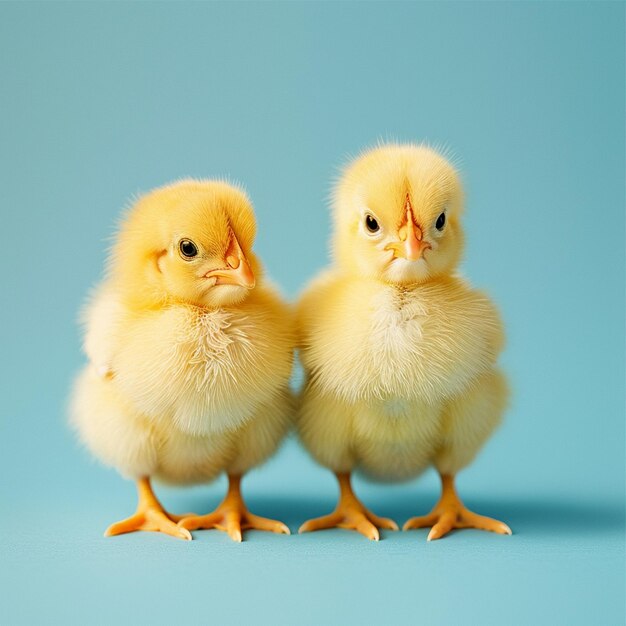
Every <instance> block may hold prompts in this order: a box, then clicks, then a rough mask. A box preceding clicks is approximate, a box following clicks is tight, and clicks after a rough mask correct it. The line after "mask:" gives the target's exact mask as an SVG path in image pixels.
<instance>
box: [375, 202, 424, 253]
mask: <svg viewBox="0 0 626 626" xmlns="http://www.w3.org/2000/svg"><path fill="white" fill-rule="evenodd" d="M398 235H399V236H400V241H398V242H394V243H390V244H388V245H387V246H386V247H385V250H392V251H393V256H394V258H402V259H406V260H407V261H417V260H418V259H419V258H421V257H422V255H423V254H424V252H425V251H426V250H429V249H430V248H431V245H430V244H429V243H428V242H427V241H424V239H423V233H422V230H421V228H420V227H419V226H418V225H417V224H416V223H415V221H414V219H413V211H412V209H411V204H410V202H409V199H408V198H407V206H406V216H405V219H404V221H403V222H402V225H401V226H400V228H399V230H398Z"/></svg>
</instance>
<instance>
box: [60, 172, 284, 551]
mask: <svg viewBox="0 0 626 626" xmlns="http://www.w3.org/2000/svg"><path fill="white" fill-rule="evenodd" d="M255 231H256V223H255V217H254V213H253V209H252V206H251V204H250V201H249V200H248V198H247V197H246V195H245V194H244V193H243V191H241V190H240V189H238V188H235V187H233V186H231V185H228V184H226V183H223V182H213V181H194V180H188V181H183V182H179V183H176V184H173V185H170V186H167V187H163V188H160V189H157V190H155V191H152V192H151V193H149V194H147V195H146V196H144V197H142V198H140V199H139V201H138V202H137V203H136V204H135V206H134V207H133V208H132V209H131V210H130V212H129V213H128V215H127V217H126V219H125V220H124V221H123V223H122V225H121V228H120V230H119V234H118V238H117V242H116V244H115V246H114V248H113V250H112V254H111V256H110V262H109V267H108V273H107V277H106V279H105V281H104V282H103V284H102V285H101V286H100V287H99V288H98V289H97V291H96V293H95V295H94V297H93V298H92V300H91V302H90V304H89V305H88V307H87V310H86V315H85V325H86V336H85V351H86V353H87V355H88V357H89V361H90V364H89V366H87V367H86V368H85V369H84V370H83V372H82V373H81V374H80V375H79V377H78V379H77V381H76V384H75V388H74V392H73V399H72V409H71V419H72V422H73V424H74V426H75V428H76V430H77V431H78V434H79V436H80V438H81V439H82V441H83V442H84V443H85V444H86V445H87V447H88V448H89V449H90V450H91V451H92V453H93V454H94V455H95V456H97V457H98V458H99V459H101V460H102V461H104V462H105V463H106V464H108V465H111V466H113V467H115V468H117V469H118V470H119V471H120V472H121V473H122V474H123V475H125V476H127V477H129V478H132V479H134V480H135V481H137V486H138V493H139V504H138V507H137V511H136V513H135V514H134V515H133V516H131V517H130V518H128V519H125V520H123V521H120V522H117V523H115V524H113V525H112V526H110V527H109V528H108V530H107V531H106V533H105V534H106V535H117V534H120V533H126V532H132V531H136V530H152V531H160V532H163V533H167V534H170V535H173V536H176V537H181V538H184V539H191V534H190V533H189V529H196V528H220V529H222V530H226V531H227V532H228V534H229V535H230V536H231V537H232V538H233V539H234V540H236V541H241V531H242V529H245V528H256V529H261V530H270V531H274V532H282V533H287V534H288V533H289V529H288V528H287V527H286V526H285V525H284V524H282V523H280V522H278V521H274V520H269V519H265V518H261V517H258V516H256V515H252V514H251V513H249V512H248V511H247V509H246V507H245V505H244V502H243V499H242V496H241V493H240V487H239V484H240V477H241V475H242V474H244V473H245V472H246V471H247V470H249V469H250V468H252V467H254V466H256V465H258V464H259V463H261V462H263V461H264V460H265V459H267V458H268V457H269V456H270V455H271V454H272V453H273V452H274V451H275V450H276V448H277V446H278V444H279V443H280V441H281V440H282V438H283V436H284V435H285V433H286V431H287V429H288V426H289V424H290V419H291V415H292V410H293V400H292V397H291V394H290V391H289V387H288V381H289V377H290V374H291V368H292V359H293V347H294V342H295V329H294V325H293V315H292V313H291V311H290V309H289V307H288V306H287V305H286V303H285V302H283V301H282V299H281V298H280V297H279V295H278V294H277V292H276V291H275V290H274V289H273V288H272V287H271V286H270V285H269V284H268V283H267V282H266V281H265V280H264V277H263V273H262V269H261V264H260V262H259V260H258V259H257V257H256V256H255V254H254V253H253V252H252V245H253V241H254V237H255ZM222 471H225V472H227V474H228V476H229V489H228V495H227V496H226V498H225V500H224V501H223V502H222V504H221V505H220V506H219V507H218V508H217V509H216V511H215V512H213V513H210V514H209V515H205V516H186V517H184V518H180V517H178V516H174V515H171V514H170V513H168V512H167V511H166V510H165V509H164V508H163V507H162V505H161V504H160V503H159V501H158V499H157V498H156V497H155V495H154V493H153V491H152V488H151V483H150V479H151V478H157V479H160V480H162V481H164V482H167V483H173V484H181V485H188V484H192V483H201V482H206V481H210V480H212V479H213V478H215V477H216V476H217V475H218V474H219V473H220V472H222Z"/></svg>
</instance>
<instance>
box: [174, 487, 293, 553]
mask: <svg viewBox="0 0 626 626" xmlns="http://www.w3.org/2000/svg"><path fill="white" fill-rule="evenodd" d="M228 480H229V485H228V493H227V494H226V497H225V498H224V500H223V501H222V503H221V504H220V505H219V506H218V507H217V509H215V511H213V512H212V513H209V514H208V515H189V516H185V517H183V518H182V519H181V520H180V521H179V522H178V526H179V527H180V528H181V529H187V530H199V529H210V528H217V529H218V530H223V531H225V532H226V533H228V536H229V537H230V538H231V539H232V540H233V541H237V542H240V541H242V531H243V530H266V531H269V532H273V533H283V534H285V535H289V534H291V533H290V531H289V528H288V527H287V526H286V525H285V524H283V523H282V522H279V521H278V520H273V519H269V518H267V517H261V516H259V515H254V514H252V513H250V511H248V509H247V507H246V504H245V502H244V501H243V497H242V496H241V487H240V482H241V477H240V476H229V477H228Z"/></svg>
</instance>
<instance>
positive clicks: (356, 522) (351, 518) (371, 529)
mask: <svg viewBox="0 0 626 626" xmlns="http://www.w3.org/2000/svg"><path fill="white" fill-rule="evenodd" d="M337 480H338V481H339V489H340V495H339V502H338V504H337V508H336V509H335V510H334V511H333V512H332V513H330V515H324V516H322V517H317V518H315V519H311V520H309V521H308V522H305V523H304V524H302V526H300V530H299V531H298V532H300V533H306V532H310V531H314V530H323V529H326V528H346V529H348V530H356V531H357V532H359V533H361V534H362V535H364V536H365V537H367V538H368V539H371V540H373V541H378V540H379V539H380V533H379V532H378V529H379V528H386V529H389V530H398V525H397V524H396V523H395V522H394V521H393V520H392V519H389V518H387V517H379V516H378V515H375V514H374V513H372V512H371V511H369V510H368V509H367V508H366V507H365V506H364V505H363V504H362V503H361V501H360V500H359V499H358V498H357V497H356V495H354V492H353V491H352V486H351V485H350V474H337Z"/></svg>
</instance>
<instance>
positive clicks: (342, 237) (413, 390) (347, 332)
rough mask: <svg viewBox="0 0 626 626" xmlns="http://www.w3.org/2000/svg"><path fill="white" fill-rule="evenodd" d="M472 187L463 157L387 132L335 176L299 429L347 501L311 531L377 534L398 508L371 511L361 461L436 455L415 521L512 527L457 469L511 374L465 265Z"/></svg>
mask: <svg viewBox="0 0 626 626" xmlns="http://www.w3.org/2000/svg"><path fill="white" fill-rule="evenodd" d="M462 206H463V200H462V189H461V184H460V182H459V178H458V175H457V173H456V171H455V169H454V168H453V167H452V166H451V164H450V163H449V162H448V161H446V160H445V159H444V158H443V157H442V156H441V155H439V154H438V153H437V152H435V151H433V150H431V149H429V148H427V147H424V146H416V145H384V146H381V147H378V148H376V149H374V150H371V151H369V152H367V153H365V154H364V155H362V156H361V157H360V158H358V159H357V160H356V161H355V162H354V163H352V164H351V165H350V166H349V167H348V168H347V169H346V171H345V172H344V174H343V176H342V177H341V179H340V180H339V182H338V185H337V187H336V190H335V195H334V202H333V213H334V242H333V244H334V245H333V250H334V265H333V266H332V267H331V268H330V269H328V270H327V271H326V272H324V273H323V274H322V275H321V276H319V277H318V278H316V279H315V280H314V281H313V283H312V284H311V285H310V286H309V287H308V288H307V289H306V290H305V292H304V294H303V295H302V297H301V299H300V302H299V305H298V311H297V319H298V327H299V333H300V350H301V352H300V354H301V359H302V363H303V365H304V369H305V375H306V382H305V386H304V388H303V392H302V397H301V403H300V409H299V415H298V430H299V434H300V437H301V440H302V442H303V443H304V445H305V446H306V448H307V449H308V450H309V451H310V452H311V454H312V455H313V457H314V458H315V459H316V460H317V461H318V462H319V463H321V464H322V465H324V466H326V467H328V468H329V469H331V470H333V471H334V472H335V473H336V475H337V478H338V481H339V486H340V499H339V504H338V506H337V509H336V510H335V511H334V512H333V513H331V514H330V515H327V516H324V517H321V518H318V519H315V520H310V521H308V522H306V523H305V524H304V525H303V526H302V527H301V529H300V531H301V532H303V531H309V530H318V529H322V528H330V527H335V526H339V527H342V528H350V529H354V530H357V531H359V532H361V533H362V534H364V535H365V536H366V537H369V538H370V539H378V538H379V531H378V529H379V528H389V529H397V526H396V524H395V522H393V521H392V520H390V519H386V518H381V517H378V516H376V515H374V514H373V513H371V512H370V511H368V510H367V509H366V508H365V507H364V506H363V504H362V503H361V502H360V501H359V500H358V499H357V497H356V496H355V495H354V492H353V491H352V488H351V484H350V474H351V472H352V471H353V470H355V469H360V470H362V471H363V472H365V473H366V474H369V475H371V476H373V477H375V478H378V479H382V480H391V481H398V480H405V479H410V478H413V477H415V476H417V475H418V474H419V473H420V472H422V471H423V470H424V469H425V468H427V467H428V466H430V465H434V466H435V467H436V468H437V470H438V472H439V474H440V475H441V480H442V496H441V499H440V501H439V503H438V504H437V505H436V506H435V508H434V509H433V510H432V512H431V513H430V514H429V515H426V516H424V517H418V518H413V519H411V520H409V521H408V522H407V523H406V524H405V526H404V528H405V529H409V528H419V527H422V526H432V529H431V531H430V534H429V536H428V538H429V539H437V538H439V537H442V536H443V535H445V534H446V533H447V532H449V531H450V530H451V529H453V528H466V527H474V528H481V529H485V530H491V531H495V532H498V533H510V532H511V531H510V529H509V528H508V526H506V524H503V523H502V522H499V521H496V520H492V519H490V518H486V517H483V516H479V515H476V514H475V513H472V512H471V511H469V510H467V509H466V508H465V507H464V506H463V503H462V502H461V500H460V499H459V497H458V495H457V494H456V491H455V488H454V476H455V475H456V474H457V472H459V471H460V470H461V469H462V468H464V467H465V466H466V465H468V464H469V463H470V462H471V461H472V459H473V458H474V456H475V455H476V453H477V452H478V450H479V449H480V448H481V446H482V445H483V443H484V442H485V441H486V440H487V438H488V437H489V436H490V434H491V433H492V431H493V430H494V428H495V427H496V426H497V424H498V422H499V421H500V419H501V416H502V413H503V411H504V409H505V405H506V403H507V395H508V391H507V383H506V380H505V377H504V375H503V374H502V372H501V371H500V370H499V369H498V367H497V365H496V359H497V357H498V354H499V352H500V351H501V349H502V346H503V339H504V335H503V329H502V325H501V322H500V319H499V316H498V313H497V311H496V309H495V308H494V306H493V304H492V303H491V301H490V300H489V299H488V298H487V296H485V295H484V294H482V293H481V292H479V291H476V290H475V289H472V287H470V286H469V285H468V283H467V282H465V281H464V280H463V279H462V278H460V277H459V276H457V274H456V268H457V265H458V263H459V259H460V258H461V254H462V250H463V231H462V227H461V222H460V218H461V213H462Z"/></svg>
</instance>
